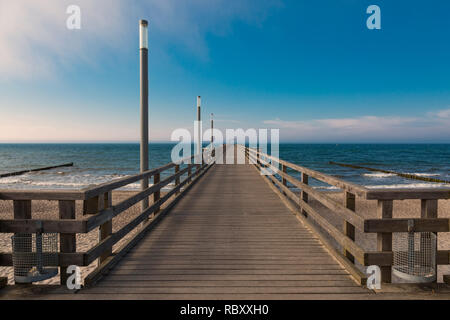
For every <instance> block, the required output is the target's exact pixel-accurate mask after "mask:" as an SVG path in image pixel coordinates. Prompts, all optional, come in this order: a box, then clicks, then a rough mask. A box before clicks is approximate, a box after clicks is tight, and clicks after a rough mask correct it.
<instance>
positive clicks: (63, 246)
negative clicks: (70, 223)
mask: <svg viewBox="0 0 450 320" xmlns="http://www.w3.org/2000/svg"><path fill="white" fill-rule="evenodd" d="M58 207H59V219H75V218H76V214H75V200H67V201H66V200H60V201H58ZM59 240H60V241H59V252H61V253H74V252H76V251H77V237H76V234H75V233H60V234H59ZM69 276H70V275H68V274H67V267H60V269H59V281H60V284H61V285H66V283H67V278H68V277H69Z"/></svg>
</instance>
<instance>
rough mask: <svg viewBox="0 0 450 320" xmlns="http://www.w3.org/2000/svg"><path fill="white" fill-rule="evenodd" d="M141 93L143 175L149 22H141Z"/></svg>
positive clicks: (145, 185) (144, 205) (145, 205)
mask: <svg viewBox="0 0 450 320" xmlns="http://www.w3.org/2000/svg"><path fill="white" fill-rule="evenodd" d="M139 53H140V92H141V99H140V104H141V148H140V163H141V173H142V172H145V171H147V170H148V22H147V21H146V20H140V21H139ZM141 188H142V190H145V189H147V188H148V178H146V179H142V180H141ZM146 208H148V198H145V199H144V200H143V201H142V210H145V209H146Z"/></svg>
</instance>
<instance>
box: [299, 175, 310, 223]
mask: <svg viewBox="0 0 450 320" xmlns="http://www.w3.org/2000/svg"><path fill="white" fill-rule="evenodd" d="M308 180H309V178H308V175H307V174H306V173H304V172H302V183H303V184H306V185H307V184H308ZM300 198H301V199H302V200H303V201H304V202H306V203H308V193H307V192H306V191H305V190H304V189H302V192H301V193H300ZM301 208H302V214H303V215H304V216H305V217H307V216H308V213H307V212H306V210H305V209H304V208H303V206H301Z"/></svg>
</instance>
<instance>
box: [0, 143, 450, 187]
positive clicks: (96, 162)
mask: <svg viewBox="0 0 450 320" xmlns="http://www.w3.org/2000/svg"><path fill="white" fill-rule="evenodd" d="M173 146H174V144H169V143H167V144H164V143H155V144H150V146H149V158H150V168H156V167H159V166H162V165H164V164H166V163H169V162H170V161H171V160H170V155H171V150H172V148H173ZM269 150H270V146H269ZM279 154H280V158H281V159H283V160H286V161H289V162H292V163H295V164H298V165H302V166H305V167H308V168H311V169H315V170H319V171H321V172H324V173H327V174H330V175H334V176H337V177H339V178H342V179H344V180H346V181H349V182H353V183H357V184H360V185H364V186H368V187H371V188H374V187H377V188H401V187H406V188H424V187H431V188H433V187H449V185H445V184H439V183H428V182H422V181H417V180H409V179H405V178H401V177H398V176H395V175H389V174H384V173H380V172H370V171H365V170H358V169H351V168H344V167H340V166H336V165H331V164H329V161H335V162H343V163H351V164H356V165H362V166H369V167H375V168H383V169H386V170H393V171H397V172H404V173H412V174H416V175H421V176H425V177H433V178H438V179H443V180H450V144H408V145H407V144H280V147H279ZM66 162H74V166H73V167H66V168H57V169H53V170H48V171H41V172H35V173H27V174H24V175H21V176H13V177H6V178H0V189H35V188H40V189H60V188H63V189H80V188H83V187H87V186H89V185H92V184H99V183H103V182H107V181H111V180H113V179H117V178H121V177H125V176H127V175H132V174H136V173H139V145H138V144H132V143H130V144H0V173H4V172H12V171H20V170H24V169H31V168H38V167H45V166H50V165H57V164H61V163H66ZM168 174H170V172H167V173H166V174H165V175H168ZM163 177H164V175H163ZM313 185H314V186H315V187H316V188H323V189H329V190H333V187H330V186H327V185H324V184H320V183H318V182H313ZM128 188H129V189H137V188H139V184H132V185H130V186H129V187H128Z"/></svg>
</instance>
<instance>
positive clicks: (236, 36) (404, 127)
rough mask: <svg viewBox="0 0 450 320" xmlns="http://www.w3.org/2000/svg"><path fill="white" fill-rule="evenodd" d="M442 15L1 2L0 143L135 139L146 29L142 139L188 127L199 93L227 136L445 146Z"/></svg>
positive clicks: (296, 0)
mask: <svg viewBox="0 0 450 320" xmlns="http://www.w3.org/2000/svg"><path fill="white" fill-rule="evenodd" d="M69 5H77V6H79V7H80V9H81V29H79V30H70V29H68V28H67V27H66V21H67V19H68V18H69V16H70V14H67V13H66V9H67V7H68V6H69ZM369 5H377V6H379V8H380V10H381V29H379V30H377V29H375V30H369V29H368V28H367V26H366V21H367V19H368V18H369V16H370V14H368V13H367V12H366V10H367V8H368V6H369ZM448 12H450V2H448V1H447V0H429V1H415V0H409V1H404V0H396V1H392V0H391V1H385V0H371V1H365V0H340V1H335V0H315V1H310V0H308V1H306V0H190V1H184V0H148V1H136V0H96V1H92V0H69V1H66V0H39V1H37V0H36V1H28V0H15V1H9V0H0V142H48V141H51V142H53V141H54V142H57V141H61V142H63V141H70V142H84V141H86V142H89V141H123V142H126V141H138V139H139V44H138V42H139V34H138V21H139V19H146V20H148V21H149V114H150V141H152V142H163V141H170V137H171V133H172V132H173V130H175V129H177V128H187V129H190V130H192V128H193V121H194V119H195V106H196V96H197V95H201V96H202V111H203V119H208V120H209V114H210V113H214V115H215V116H214V117H215V127H217V128H219V129H222V130H223V131H224V132H225V129H226V128H243V129H248V128H255V129H259V128H273V129H279V130H280V140H281V141H282V142H305V143H310V142H312V143H315V142H317V143H323V142H326V143H345V142H348V143H353V142H357V143H375V142H379V143H385V142H389V143H391V142H395V143H450V59H449V58H450V36H449V35H450V19H449V18H448ZM204 126H205V128H206V127H208V126H209V122H208V123H205V124H204Z"/></svg>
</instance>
